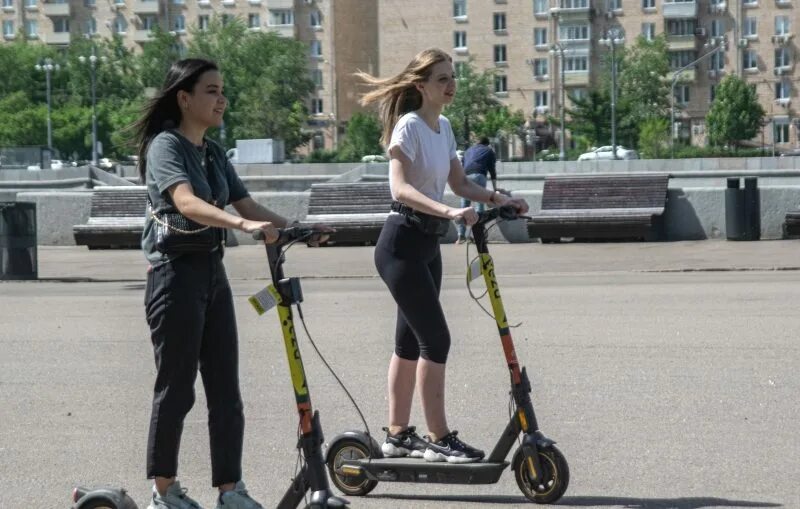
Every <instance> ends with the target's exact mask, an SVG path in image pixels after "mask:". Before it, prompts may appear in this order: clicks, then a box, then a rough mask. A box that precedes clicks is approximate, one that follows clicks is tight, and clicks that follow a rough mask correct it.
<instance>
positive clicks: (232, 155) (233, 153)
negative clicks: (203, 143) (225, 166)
mask: <svg viewBox="0 0 800 509" xmlns="http://www.w3.org/2000/svg"><path fill="white" fill-rule="evenodd" d="M225 155H226V156H227V157H228V160H229V161H230V162H232V163H233V164H236V163H238V162H239V150H238V149H236V148H231V149H228V151H227V152H225Z"/></svg>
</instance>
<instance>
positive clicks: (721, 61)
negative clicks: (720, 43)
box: [708, 51, 725, 71]
mask: <svg viewBox="0 0 800 509" xmlns="http://www.w3.org/2000/svg"><path fill="white" fill-rule="evenodd" d="M724 67H725V52H724V51H718V52H716V53H714V54H713V55H711V57H710V59H709V61H708V70H709V71H721V70H722V69H723V68H724Z"/></svg>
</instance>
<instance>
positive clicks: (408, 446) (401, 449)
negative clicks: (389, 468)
mask: <svg viewBox="0 0 800 509" xmlns="http://www.w3.org/2000/svg"><path fill="white" fill-rule="evenodd" d="M416 429H417V428H416V427H414V426H409V427H408V428H406V429H405V430H403V431H401V432H400V433H398V434H396V435H390V434H389V428H383V431H385V432H386V441H385V442H383V445H381V451H383V455H384V456H386V457H387V458H402V457H404V456H410V457H412V458H421V457H422V456H423V455H424V454H425V449H427V448H428V446H429V445H430V442H428V441H427V440H423V439H422V438H420V436H419V435H417V432H416Z"/></svg>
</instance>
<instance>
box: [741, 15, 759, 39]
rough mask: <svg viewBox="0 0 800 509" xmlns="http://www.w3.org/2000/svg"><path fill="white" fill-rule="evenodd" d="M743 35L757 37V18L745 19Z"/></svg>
mask: <svg viewBox="0 0 800 509" xmlns="http://www.w3.org/2000/svg"><path fill="white" fill-rule="evenodd" d="M742 33H743V34H744V36H745V37H757V36H758V20H757V19H756V18H745V19H744V21H743V22H742Z"/></svg>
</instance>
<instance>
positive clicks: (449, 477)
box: [326, 207, 569, 504]
mask: <svg viewBox="0 0 800 509" xmlns="http://www.w3.org/2000/svg"><path fill="white" fill-rule="evenodd" d="M517 218H518V216H517V212H516V210H515V209H514V208H512V207H501V208H495V209H490V210H488V211H485V212H480V213H479V214H478V222H477V223H476V224H474V225H473V226H472V236H473V239H474V241H475V245H476V247H477V250H478V261H479V269H478V268H477V267H476V269H478V270H476V271H475V272H479V273H480V275H483V279H484V281H485V283H486V288H487V289H488V295H489V299H490V301H491V305H492V310H493V312H494V319H495V321H496V322H497V329H498V332H499V333H500V342H501V344H502V347H503V351H504V353H505V358H506V364H507V365H508V371H509V374H510V377H511V397H512V399H513V401H514V406H513V409H514V411H513V414H512V415H511V419H510V421H509V423H508V425H506V428H505V430H503V433H502V434H501V435H500V438H499V439H498V441H497V444H496V445H495V447H494V449H493V450H492V451H491V453H490V454H489V456H488V457H487V458H485V459H483V460H481V461H479V462H475V463H444V462H442V463H431V462H426V461H425V460H424V459H420V458H410V457H403V458H384V457H383V453H382V452H381V448H380V446H379V445H378V443H377V441H376V440H375V439H374V438H373V437H371V436H369V435H368V434H367V433H364V432H361V431H348V432H345V433H342V434H340V435H338V436H336V437H335V438H334V439H333V440H332V441H331V443H330V444H329V446H328V451H327V453H326V462H327V464H328V471H329V472H330V476H331V480H332V481H333V484H334V485H335V486H336V487H337V488H338V489H339V490H341V492H342V493H344V494H345V495H349V496H363V495H367V494H368V493H369V492H371V491H372V490H373V489H375V486H377V484H378V482H413V483H443V484H493V483H496V482H497V481H498V480H499V479H500V476H501V474H502V473H503V470H505V468H506V467H507V466H509V462H508V461H506V457H507V456H508V453H509V452H511V449H512V448H513V447H514V444H515V443H516V442H517V441H518V440H519V437H520V434H521V435H522V437H521V440H519V441H520V444H521V445H520V446H519V447H518V448H517V450H516V452H515V453H514V457H513V459H512V461H511V469H512V470H513V472H514V476H515V477H516V481H517V485H518V486H519V489H520V490H521V491H522V494H523V495H525V497H526V498H528V499H529V500H531V501H533V502H536V503H539V504H551V503H554V502H556V501H557V500H559V499H560V498H561V497H562V496H563V495H564V493H565V492H566V491H567V486H568V484H569V466H568V465H567V460H566V459H565V458H564V455H563V454H562V453H561V451H559V450H558V449H557V448H556V446H555V441H553V440H550V439H549V438H547V437H545V436H544V434H543V433H542V432H541V431H540V430H539V425H538V423H537V421H536V416H535V414H534V410H533V402H532V401H531V396H530V393H531V384H530V381H529V379H528V374H527V371H526V370H525V368H524V367H522V368H520V365H519V362H518V360H517V355H516V352H515V350H514V343H513V341H512V339H511V332H510V328H509V325H508V320H507V317H506V312H505V310H504V309H503V302H502V300H501V298H500V289H499V286H498V284H497V279H496V278H495V270H494V262H493V261H492V257H491V256H490V255H489V249H488V246H487V223H490V222H491V221H494V220H512V219H517ZM470 272H473V271H472V270H471V271H470ZM468 277H469V273H468ZM476 277H477V275H476Z"/></svg>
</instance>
